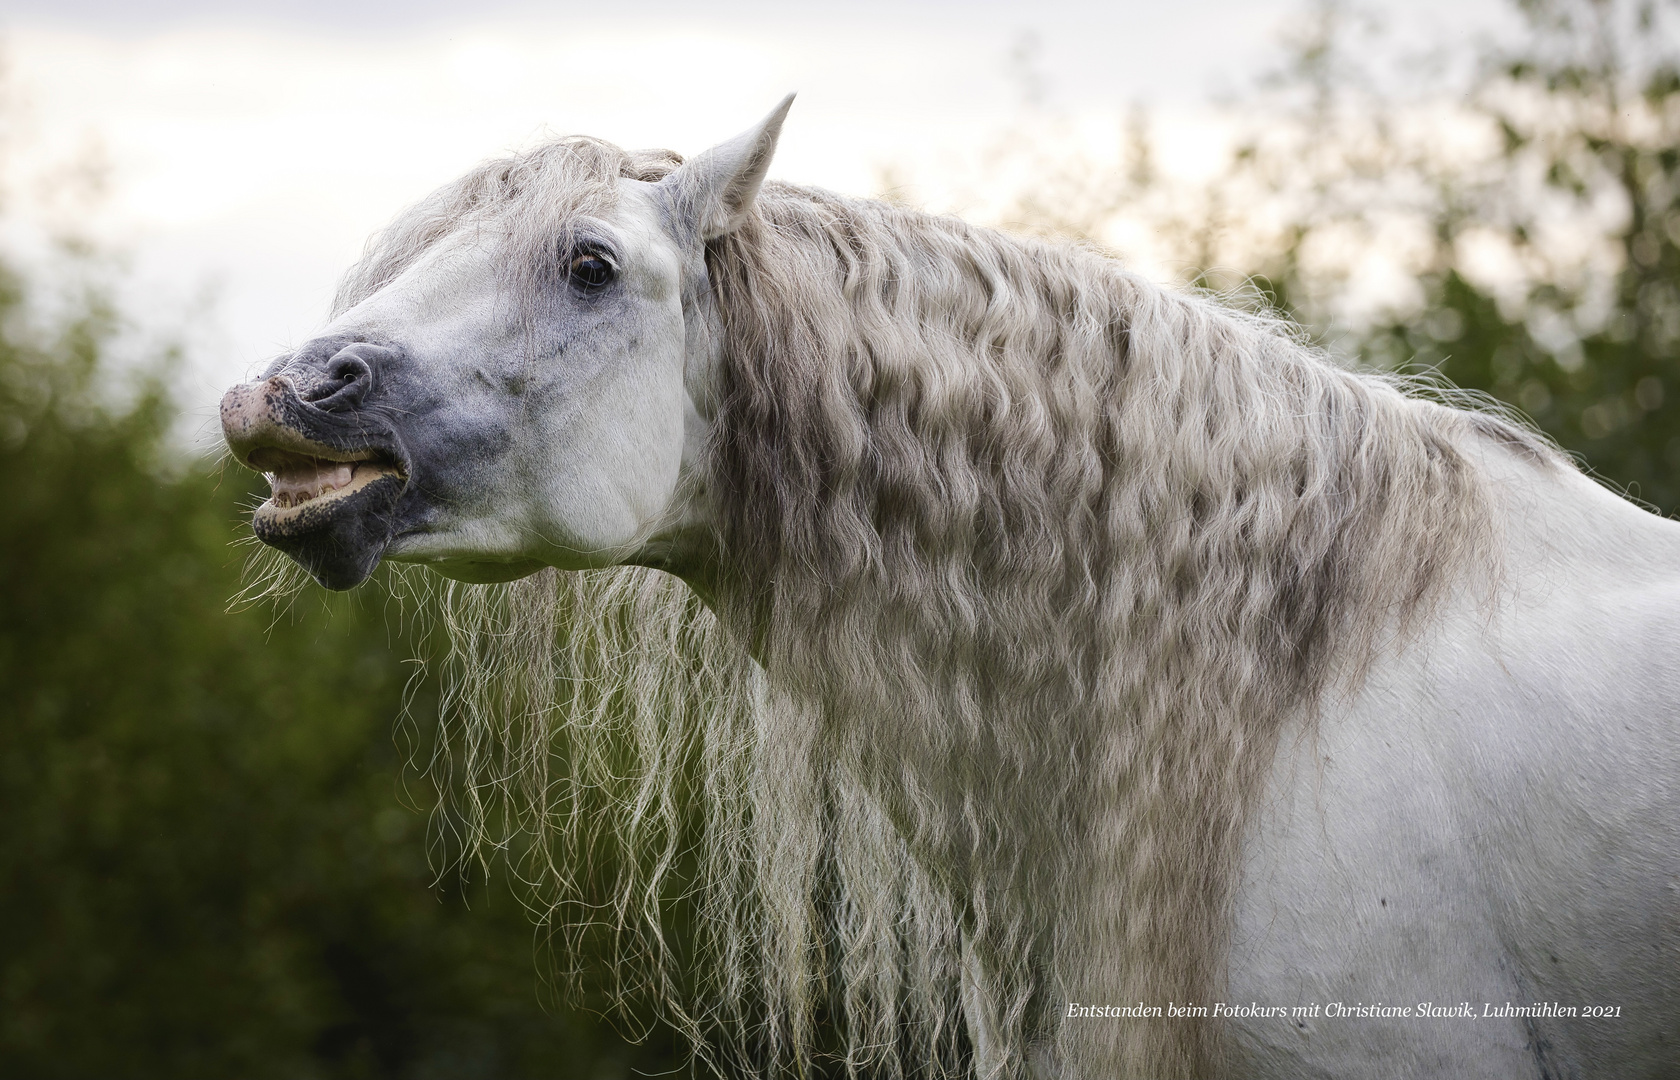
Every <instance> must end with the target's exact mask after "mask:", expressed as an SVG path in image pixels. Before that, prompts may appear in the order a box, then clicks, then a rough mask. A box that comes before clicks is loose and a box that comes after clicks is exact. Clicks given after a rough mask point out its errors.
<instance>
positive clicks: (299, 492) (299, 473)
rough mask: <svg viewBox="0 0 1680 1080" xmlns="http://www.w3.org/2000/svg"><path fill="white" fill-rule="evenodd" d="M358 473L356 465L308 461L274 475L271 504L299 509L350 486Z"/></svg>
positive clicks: (352, 463) (288, 467)
mask: <svg viewBox="0 0 1680 1080" xmlns="http://www.w3.org/2000/svg"><path fill="white" fill-rule="evenodd" d="M355 472H356V466H355V463H354V462H349V461H316V460H307V459H306V460H304V461H301V462H299V463H298V464H295V465H288V466H287V467H285V468H282V469H280V470H279V471H277V472H275V473H274V474H273V480H272V481H271V484H272V487H273V493H272V495H271V500H272V501H273V503H274V505H275V506H277V507H281V508H288V507H293V506H299V505H301V504H303V503H306V502H309V501H310V500H311V499H316V498H319V497H320V496H322V495H325V494H327V493H328V492H330V491H337V490H338V489H339V488H342V487H344V486H346V485H347V484H349V483H350V480H351V478H352V477H353V476H354V475H355Z"/></svg>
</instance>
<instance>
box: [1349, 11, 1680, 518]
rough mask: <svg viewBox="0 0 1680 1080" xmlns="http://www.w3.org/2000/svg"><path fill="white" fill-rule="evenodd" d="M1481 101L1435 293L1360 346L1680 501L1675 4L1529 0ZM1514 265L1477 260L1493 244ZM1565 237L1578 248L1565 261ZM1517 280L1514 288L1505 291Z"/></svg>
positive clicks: (1672, 507)
mask: <svg viewBox="0 0 1680 1080" xmlns="http://www.w3.org/2000/svg"><path fill="white" fill-rule="evenodd" d="M1521 8H1522V10H1523V13H1524V14H1525V16H1527V19H1528V26H1529V29H1530V37H1529V40H1528V41H1527V42H1526V43H1525V45H1524V46H1523V47H1522V48H1520V49H1517V50H1512V51H1509V52H1505V53H1502V54H1496V55H1494V56H1492V57H1490V60H1489V64H1488V66H1487V70H1486V72H1485V74H1484V75H1483V77H1482V79H1481V81H1480V83H1479V84H1478V86H1477V87H1476V90H1475V94H1474V96H1473V98H1472V101H1473V106H1474V108H1475V110H1476V112H1477V113H1478V114H1479V115H1480V116H1481V117H1482V118H1483V119H1485V120H1486V121H1487V122H1488V123H1489V124H1490V126H1493V127H1495V128H1497V130H1498V132H1499V151H1498V154H1497V156H1496V157H1494V158H1493V160H1492V162H1491V168H1488V169H1486V170H1484V171H1483V172H1482V173H1481V174H1480V175H1477V174H1471V175H1469V176H1465V175H1463V174H1455V173H1454V172H1452V171H1451V170H1442V169H1439V168H1437V169H1436V171H1435V180H1436V186H1437V189H1438V191H1439V192H1440V198H1439V202H1438V203H1437V206H1436V209H1435V212H1434V214H1433V225H1434V234H1435V239H1436V244H1435V250H1434V254H1433V257H1432V259H1431V260H1430V262H1429V264H1428V265H1427V267H1426V269H1425V270H1424V272H1423V273H1422V275H1421V276H1420V284H1421V285H1422V287H1423V295H1424V298H1425V303H1424V304H1423V305H1422V306H1421V307H1420V308H1419V309H1417V310H1415V311H1413V312H1409V313H1407V315H1406V317H1403V318H1392V319H1389V320H1387V321H1385V322H1384V323H1383V324H1381V325H1379V326H1377V327H1376V328H1375V330H1374V332H1373V333H1371V335H1370V336H1369V339H1368V340H1367V341H1366V342H1364V343H1363V347H1364V351H1365V352H1366V354H1367V355H1368V356H1370V357H1372V358H1374V359H1376V360H1378V361H1379V362H1383V363H1388V364H1397V363H1398V364H1402V365H1409V366H1417V367H1428V368H1437V369H1439V371H1440V372H1441V373H1442V374H1443V375H1445V376H1446V377H1447V378H1449V379H1450V380H1452V381H1453V382H1455V383H1457V384H1458V385H1460V386H1464V387H1469V388H1474V389H1479V390H1485V391H1487V392H1488V393H1490V394H1492V395H1493V396H1494V397H1496V398H1499V399H1500V400H1502V401H1505V402H1508V403H1510V404H1512V405H1514V406H1516V407H1517V408H1519V409H1521V410H1523V411H1524V412H1526V413H1527V414H1528V415H1529V416H1530V417H1532V418H1533V419H1534V421H1535V422H1536V423H1537V424H1539V426H1540V427H1541V428H1542V429H1543V430H1545V431H1546V432H1547V434H1549V435H1551V436H1552V437H1553V438H1554V439H1556V440H1557V441H1558V442H1559V443H1560V444H1561V445H1562V446H1563V447H1564V448H1565V449H1567V450H1570V451H1573V452H1575V453H1576V454H1577V455H1578V456H1579V458H1580V459H1581V460H1583V461H1584V462H1586V463H1587V464H1588V465H1589V466H1591V467H1592V468H1593V469H1595V470H1596V471H1597V472H1598V473H1599V475H1601V476H1602V477H1603V478H1604V479H1605V480H1607V481H1608V482H1610V483H1611V484H1612V485H1613V486H1615V487H1617V488H1619V489H1625V490H1626V491H1627V492H1628V493H1629V494H1630V495H1633V496H1635V497H1638V498H1641V499H1643V500H1645V501H1647V502H1649V503H1651V504H1652V505H1654V506H1656V507H1657V508H1658V509H1659V510H1661V511H1662V512H1664V513H1668V514H1673V513H1674V512H1676V511H1677V510H1680V66H1677V63H1676V58H1675V56H1674V53H1673V51H1672V45H1671V44H1670V43H1672V42H1673V41H1675V40H1676V38H1675V37H1674V36H1673V34H1672V31H1673V29H1674V24H1673V22H1672V20H1671V19H1669V18H1665V16H1666V15H1669V14H1670V13H1671V12H1672V9H1673V5H1664V7H1662V8H1659V7H1658V5H1656V4H1654V3H1647V2H1642V3H1638V4H1625V3H1614V2H1611V0H1524V2H1523V3H1522V4H1521ZM1665 9H1666V10H1665ZM1490 241H1491V242H1492V243H1495V244H1497V245H1499V247H1500V248H1501V249H1502V250H1503V251H1504V253H1506V255H1507V258H1508V261H1509V263H1510V264H1511V265H1512V266H1513V267H1514V273H1509V274H1508V276H1507V282H1506V283H1505V284H1506V287H1505V288H1503V289H1501V288H1500V286H1499V285H1498V284H1493V283H1489V282H1488V280H1487V278H1486V276H1485V275H1477V274H1476V272H1475V269H1474V265H1473V263H1474V257H1475V248H1476V246H1477V245H1478V244H1480V245H1482V246H1483V247H1484V249H1485V246H1486V245H1487V244H1488V243H1489V242H1490ZM1558 248H1569V249H1573V251H1572V252H1571V253H1570V254H1569V255H1566V256H1563V257H1561V258H1560V255H1559V253H1558V250H1557V249H1558ZM1512 286H1514V287H1512Z"/></svg>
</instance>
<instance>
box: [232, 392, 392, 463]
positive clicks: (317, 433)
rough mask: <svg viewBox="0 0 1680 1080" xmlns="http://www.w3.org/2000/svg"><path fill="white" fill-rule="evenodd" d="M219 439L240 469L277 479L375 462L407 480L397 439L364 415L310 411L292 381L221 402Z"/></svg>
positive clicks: (236, 393) (237, 393)
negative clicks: (336, 465) (292, 473)
mask: <svg viewBox="0 0 1680 1080" xmlns="http://www.w3.org/2000/svg"><path fill="white" fill-rule="evenodd" d="M221 419H222V434H223V436H224V437H225V438H226V440H227V444H228V449H229V450H230V451H232V453H233V456H234V458H235V459H236V460H238V461H239V462H240V463H241V464H243V465H245V466H247V467H249V468H252V469H255V470H257V471H259V472H265V473H269V474H270V475H279V474H281V473H285V472H289V471H297V470H301V469H305V468H311V467H312V468H315V469H317V470H320V469H325V468H326V467H327V466H328V465H330V464H333V463H346V464H354V463H357V462H364V461H367V462H376V463H378V464H380V465H384V466H387V467H389V468H390V469H392V470H393V471H395V472H396V473H398V474H399V475H400V476H402V477H404V478H405V479H406V478H407V476H408V462H407V460H406V456H405V455H404V454H403V453H402V451H401V449H400V447H399V446H398V445H397V441H396V438H395V437H394V435H392V434H391V433H389V432H388V431H385V430H383V425H376V424H373V423H371V422H370V421H371V418H370V417H369V416H368V415H366V414H359V415H355V416H353V417H352V416H347V415H346V414H343V413H332V412H326V411H323V410H321V409H317V408H314V407H312V406H311V405H310V404H309V403H308V402H305V401H304V400H302V398H300V397H299V396H298V393H297V389H296V387H295V386H294V385H293V383H292V380H291V379H290V378H288V377H287V376H285V375H275V376H272V377H270V378H268V379H264V380H262V381H260V382H254V383H245V384H243V385H241V386H236V387H234V388H233V389H231V390H229V391H228V392H227V393H226V394H225V395H223V397H222V406H221Z"/></svg>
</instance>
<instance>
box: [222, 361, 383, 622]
mask: <svg viewBox="0 0 1680 1080" xmlns="http://www.w3.org/2000/svg"><path fill="white" fill-rule="evenodd" d="M350 360H351V361H353V362H347V363H339V358H338V357H335V358H334V361H335V362H334V366H333V367H331V368H329V369H328V370H327V371H326V372H324V373H322V374H324V375H325V376H326V377H325V378H321V379H316V380H313V381H311V383H310V385H309V386H308V387H307V388H306V389H305V390H304V391H303V392H302V393H300V392H299V388H298V385H297V381H296V379H295V378H294V376H293V375H292V374H290V373H288V372H285V371H282V372H281V373H280V374H276V375H273V376H270V377H269V378H267V379H264V380H262V381H261V382H255V383H246V384H244V385H242V386H236V387H234V388H233V389H231V390H229V391H228V392H227V393H226V394H224V395H223V396H222V409H221V413H222V434H223V437H224V438H226V440H227V444H228V449H229V450H231V451H232V452H233V456H234V457H235V458H236V459H238V460H239V461H240V462H241V463H242V464H244V465H247V466H249V467H250V468H253V469H257V470H259V471H261V472H264V473H267V474H268V476H269V483H270V486H271V489H272V490H271V492H270V495H269V498H268V499H267V501H265V502H264V503H263V504H262V505H261V506H259V507H257V510H256V512H255V514H253V515H252V519H251V527H252V529H253V530H254V531H255V532H256V534H257V538H258V539H260V540H262V541H263V542H264V543H266V544H270V545H272V546H273V547H276V548H278V549H280V550H281V551H284V552H285V553H286V554H287V555H290V556H291V557H292V558H293V559H295V560H297V562H298V563H299V564H301V565H302V566H303V567H304V569H306V570H308V571H309V573H310V574H311V575H312V576H313V577H314V578H315V580H317V581H319V582H320V583H321V584H322V585H324V586H326V587H327V588H329V589H348V588H351V587H353V586H355V585H358V584H360V583H361V582H362V581H363V580H364V579H366V577H367V576H368V575H369V574H370V573H372V572H373V568H374V567H375V566H377V565H378V564H379V559H380V557H381V556H382V555H383V554H384V551H385V549H386V547H388V546H389V545H390V542H391V538H392V534H393V529H394V510H395V508H396V504H397V500H398V498H400V497H401V495H402V494H403V491H404V490H405V489H406V488H407V487H408V468H407V466H406V460H405V456H404V455H403V454H402V452H401V447H400V444H399V443H398V442H397V439H396V437H395V435H394V433H392V432H390V431H389V430H388V429H387V428H385V426H384V425H382V424H378V423H376V422H374V420H373V418H371V417H369V416H367V415H366V414H363V413H361V411H360V410H359V408H358V406H360V404H361V401H362V398H364V397H365V396H366V393H367V388H368V385H369V384H370V382H371V379H370V378H369V377H368V369H367V365H366V363H365V361H363V360H361V358H359V357H351V358H350ZM358 365H359V366H358Z"/></svg>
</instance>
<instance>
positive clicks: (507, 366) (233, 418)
mask: <svg viewBox="0 0 1680 1080" xmlns="http://www.w3.org/2000/svg"><path fill="white" fill-rule="evenodd" d="M792 100H793V99H792V96H791V95H790V96H789V97H788V98H787V99H786V100H784V101H783V102H782V103H781V105H779V106H778V107H777V108H776V109H775V110H774V111H773V112H771V113H770V115H769V116H767V117H765V119H764V120H763V121H762V122H761V123H759V124H758V125H757V126H756V127H754V128H752V129H751V130H749V131H747V132H745V133H743V134H742V135H740V136H738V137H736V138H734V139H732V140H730V141H728V142H725V143H723V144H721V145H719V146H717V147H714V148H713V149H712V150H710V151H707V152H706V153H703V154H701V155H700V156H698V157H697V158H695V159H694V160H692V161H690V162H688V163H686V164H682V165H680V167H676V168H670V166H671V165H674V164H675V163H676V161H677V160H678V159H676V158H675V156H674V155H668V156H666V157H665V158H664V159H663V161H664V163H665V164H664V167H663V168H661V167H660V165H659V164H658V163H655V164H654V165H652V166H650V167H649V168H646V169H643V170H642V171H641V174H642V175H644V176H646V177H648V178H647V179H638V178H635V177H634V176H630V175H623V174H624V173H625V172H630V173H635V172H637V170H635V169H622V168H608V169H606V170H603V169H601V168H599V167H598V166H599V165H600V159H601V158H602V157H603V156H610V155H607V152H606V151H607V148H605V147H604V146H603V145H602V144H599V143H593V142H590V141H587V140H578V141H570V142H564V141H563V142H561V143H557V144H552V145H551V146H550V147H548V148H545V151H544V152H542V153H539V154H538V155H534V156H533V157H532V158H529V159H526V160H523V161H517V162H499V163H492V164H491V165H487V166H485V167H482V168H481V169H479V170H477V171H476V172H474V173H472V174H469V176H468V177H466V178H464V179H463V180H462V181H458V182H457V183H455V184H453V185H449V186H448V187H446V188H444V189H442V190H440V191H439V192H438V193H437V194H435V195H434V196H432V197H431V198H430V199H428V200H426V201H424V202H422V203H421V204H420V205H419V206H417V207H416V208H415V209H414V210H412V211H411V212H410V213H409V215H408V216H407V217H406V218H404V219H402V220H399V222H398V223H397V224H396V225H395V226H393V231H401V232H406V234H407V235H406V237H402V236H399V237H398V241H399V242H398V243H397V244H396V245H395V247H396V249H397V250H396V251H395V253H390V252H388V253H387V254H386V256H385V257H384V258H383V259H381V258H375V257H373V256H371V255H370V260H369V261H365V262H364V264H363V266H362V268H361V270H362V271H363V274H362V278H361V279H360V280H352V281H348V282H347V283H346V289H345V292H344V293H342V294H341V296H340V303H339V305H338V306H339V308H340V310H339V311H338V313H337V315H336V317H335V318H334V319H333V321H332V322H331V324H330V325H329V326H328V327H327V328H326V329H325V330H324V331H323V332H322V333H321V334H320V335H319V336H317V337H315V338H313V339H311V340H310V341H308V342H305V343H304V344H303V345H302V346H301V347H299V348H298V349H297V350H295V351H294V352H291V353H289V354H287V355H285V356H282V357H280V358H278V359H276V360H275V361H274V362H273V363H272V364H271V365H270V366H269V368H268V369H267V371H265V372H264V373H263V376H262V378H261V379H259V380H257V381H255V382H251V383H246V384H244V385H240V386H236V387H234V388H232V389H231V390H229V391H228V392H227V394H226V395H225V396H224V397H223V398H222V404H221V418H222V430H223V432H224V434H225V436H226V439H227V443H228V446H229V448H230V449H231V451H232V453H233V455H234V457H235V458H236V459H237V460H239V461H240V462H241V463H242V464H245V465H247V466H249V467H251V468H253V469H257V470H259V471H262V472H264V473H266V474H268V476H269V478H270V482H271V485H272V493H271V495H270V497H269V498H268V500H267V501H265V502H264V503H263V504H262V505H261V506H260V507H258V508H257V510H256V513H255V515H254V518H253V526H254V529H255V531H256V534H257V536H258V537H259V538H260V539H261V540H262V541H263V542H265V543H267V544H271V545H273V546H274V547H276V548H279V549H280V550H281V551H284V552H285V553H286V554H288V555H290V556H291V557H292V558H293V559H295V560H297V561H298V562H299V563H300V564H301V565H302V566H303V567H304V568H305V569H307V570H308V571H309V572H310V574H312V575H313V576H314V577H315V579H316V580H317V581H319V582H320V583H321V584H322V585H324V586H326V587H328V588H331V589H348V588H351V587H353V586H355V585H357V584H359V583H360V582H362V581H363V580H364V579H366V577H367V576H368V575H369V574H370V573H371V572H372V571H373V569H374V567H375V566H377V565H378V563H379V561H380V560H381V559H383V558H390V559H395V560H401V561H410V562H420V563H425V564H428V565H430V566H432V567H433V568H435V569H436V570H438V571H439V572H441V573H443V574H445V575H448V576H450V577H454V578H457V579H459V580H465V581H481V582H482V581H502V580H510V579H513V578H517V577H522V576H524V575H526V574H530V573H532V572H534V571H536V570H538V569H540V568H542V567H543V566H559V567H562V568H568V569H577V568H583V567H590V566H602V565H609V564H616V563H625V562H637V563H643V564H647V565H660V566H672V565H674V564H677V563H680V562H681V561H682V560H683V559H684V558H685V557H686V556H688V555H691V554H692V552H693V548H694V545H695V544H697V543H701V542H703V540H701V539H700V538H701V537H702V536H703V532H704V531H703V529H702V528H701V525H702V523H703V520H704V517H705V509H704V497H703V491H702V490H700V489H701V488H702V487H703V485H698V484H696V483H695V482H693V479H692V478H693V475H694V471H695V466H696V462H697V460H698V458H699V455H700V454H701V452H702V449H703V447H704V445H705V443H706V439H707V436H708V432H709V427H710V420H709V417H710V416H711V414H712V412H713V409H712V403H711V398H712V396H713V395H712V393H711V386H712V379H711V375H712V373H713V371H714V369H715V367H716V361H717V342H718V334H717V331H716V321H717V316H716V312H715V305H712V304H711V303H710V300H709V290H708V285H707V278H706V264H705V258H704V245H705V243H706V242H707V241H708V240H711V239H714V238H716V237H718V236H721V235H723V234H724V233H727V232H730V231H732V230H734V229H735V228H737V227H738V226H739V225H740V224H741V223H742V221H743V220H744V219H745V217H746V214H747V212H748V210H749V208H750V207H751V205H752V202H753V199H754V197H755V196H756V194H757V192H758V189H759V186H760V184H761V183H762V181H763V179H764V175H765V172H766V170H767V169H768V167H769V164H770V160H771V157H772V155H773V154H774V151H775V145H776V139H777V136H778V134H779V132H780V130H781V125H782V120H783V117H785V116H786V114H787V110H788V108H789V106H790V105H791V104H792ZM615 153H616V154H617V156H618V158H619V159H623V158H624V157H625V155H623V154H622V152H616V151H615ZM592 164H593V165H595V166H597V167H596V168H595V169H593V170H591V168H590V166H591V165H592ZM591 173H592V174H593V175H580V174H591ZM661 173H663V175H661ZM385 239H390V237H389V236H387V237H386V238H385ZM352 277H353V278H354V277H355V275H354V274H353V275H352Z"/></svg>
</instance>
